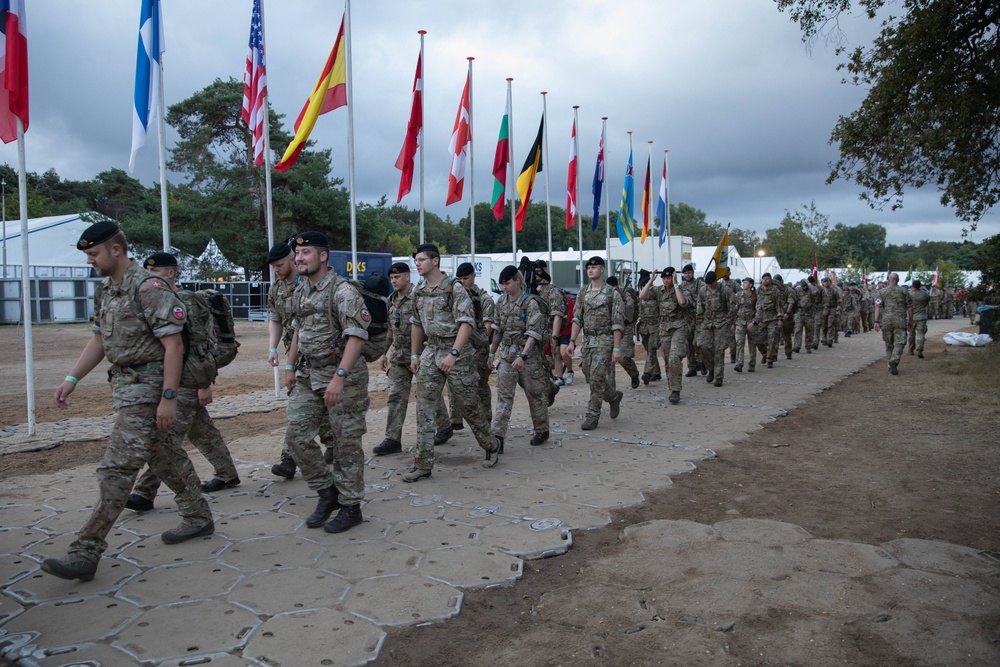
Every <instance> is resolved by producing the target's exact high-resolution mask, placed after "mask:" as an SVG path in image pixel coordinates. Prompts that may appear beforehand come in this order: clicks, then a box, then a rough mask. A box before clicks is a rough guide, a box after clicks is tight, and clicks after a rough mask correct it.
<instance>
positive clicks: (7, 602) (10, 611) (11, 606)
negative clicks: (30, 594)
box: [0, 595, 24, 650]
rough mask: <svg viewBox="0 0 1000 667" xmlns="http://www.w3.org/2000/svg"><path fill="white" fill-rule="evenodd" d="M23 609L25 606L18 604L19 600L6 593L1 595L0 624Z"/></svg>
mask: <svg viewBox="0 0 1000 667" xmlns="http://www.w3.org/2000/svg"><path fill="white" fill-rule="evenodd" d="M22 611H24V607H22V606H21V605H20V604H18V602H17V600H15V599H14V598H12V597H8V596H6V595H0V625H2V624H4V623H6V622H7V621H9V620H10V619H12V618H14V617H15V616H17V615H18V614H20V613H21V612H22ZM0 650H2V649H0Z"/></svg>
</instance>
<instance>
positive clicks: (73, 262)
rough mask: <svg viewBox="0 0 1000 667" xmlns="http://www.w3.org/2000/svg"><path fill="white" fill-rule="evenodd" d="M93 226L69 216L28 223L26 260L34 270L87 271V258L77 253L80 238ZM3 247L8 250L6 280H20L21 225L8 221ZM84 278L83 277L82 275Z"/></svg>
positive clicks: (76, 216) (75, 215) (81, 219)
mask: <svg viewBox="0 0 1000 667" xmlns="http://www.w3.org/2000/svg"><path fill="white" fill-rule="evenodd" d="M91 224H93V223H92V222H88V221H87V220H84V219H83V218H81V217H80V215H79V214H72V215H50V216H47V217H44V218H30V219H29V220H28V259H29V260H30V262H31V266H33V267H57V266H58V267H87V256H86V255H84V254H83V253H82V252H80V251H79V250H77V248H76V242H77V241H79V240H80V234H82V233H83V231H84V230H85V229H87V227H90V225H91ZM3 245H4V246H6V249H7V266H6V268H7V272H6V275H7V276H8V277H14V276H20V275H21V273H20V269H21V222H20V221H19V220H13V221H11V220H8V221H7V230H6V234H5V235H4V236H3ZM84 275H86V274H84Z"/></svg>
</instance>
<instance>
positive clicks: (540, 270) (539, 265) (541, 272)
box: [535, 259, 552, 282]
mask: <svg viewBox="0 0 1000 667" xmlns="http://www.w3.org/2000/svg"><path fill="white" fill-rule="evenodd" d="M548 266H549V265H548V263H547V262H546V261H545V260H544V259H536V260H535V274H536V275H538V276H541V277H542V278H544V279H545V280H547V281H549V282H552V276H550V275H549V272H548V271H546V269H547V268H548Z"/></svg>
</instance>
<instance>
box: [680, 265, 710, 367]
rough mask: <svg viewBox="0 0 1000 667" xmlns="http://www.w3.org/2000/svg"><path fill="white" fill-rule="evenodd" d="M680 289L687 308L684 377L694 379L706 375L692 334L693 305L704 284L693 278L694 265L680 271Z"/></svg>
mask: <svg viewBox="0 0 1000 667" xmlns="http://www.w3.org/2000/svg"><path fill="white" fill-rule="evenodd" d="M678 284H679V286H680V288H681V289H682V290H684V299H685V303H687V304H688V306H687V318H688V320H687V329H686V333H687V352H686V353H687V355H688V356H687V360H688V372H687V374H686V377H689V378H690V377H694V376H695V375H697V374H698V371H701V373H702V375H705V374H707V373H708V369H707V368H706V367H705V364H704V363H703V362H702V358H701V351H700V350H699V349H698V347H697V346H696V345H695V344H694V334H695V331H697V329H698V316H697V314H696V313H695V304H696V303H697V302H698V290H700V289H701V286H702V285H704V284H705V282H704V281H703V280H702V279H701V278H698V279H697V280H695V278H694V265H693V264H685V265H684V268H683V269H682V270H681V280H680V283H678Z"/></svg>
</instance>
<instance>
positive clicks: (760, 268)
mask: <svg viewBox="0 0 1000 667" xmlns="http://www.w3.org/2000/svg"><path fill="white" fill-rule="evenodd" d="M756 259H757V277H756V278H755V281H756V282H758V283H759V282H760V274H761V273H763V270H764V250H763V248H762V249H760V250H758V251H757V257H756Z"/></svg>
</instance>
